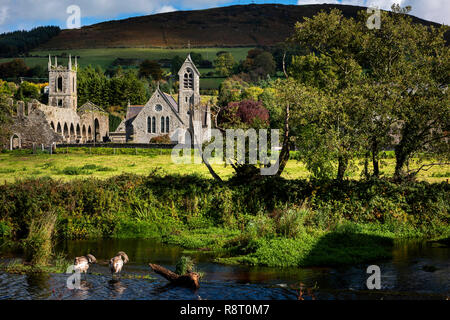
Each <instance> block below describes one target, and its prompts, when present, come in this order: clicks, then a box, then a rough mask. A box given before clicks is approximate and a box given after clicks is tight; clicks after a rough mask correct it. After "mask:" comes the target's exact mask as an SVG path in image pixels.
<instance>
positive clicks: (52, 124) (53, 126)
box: [50, 121, 55, 131]
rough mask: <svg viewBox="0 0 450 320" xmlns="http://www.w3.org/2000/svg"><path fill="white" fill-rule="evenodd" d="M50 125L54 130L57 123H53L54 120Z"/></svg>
mask: <svg viewBox="0 0 450 320" xmlns="http://www.w3.org/2000/svg"><path fill="white" fill-rule="evenodd" d="M50 126H51V127H52V129H53V131H55V124H54V123H53V121H52V122H51V123H50Z"/></svg>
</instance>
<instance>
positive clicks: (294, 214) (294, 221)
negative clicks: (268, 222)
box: [276, 209, 308, 239]
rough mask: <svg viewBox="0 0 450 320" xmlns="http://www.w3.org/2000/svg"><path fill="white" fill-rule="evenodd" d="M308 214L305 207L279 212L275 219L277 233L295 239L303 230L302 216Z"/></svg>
mask: <svg viewBox="0 0 450 320" xmlns="http://www.w3.org/2000/svg"><path fill="white" fill-rule="evenodd" d="M307 214H308V211H307V210H306V209H299V210H296V209H287V210H285V211H283V212H282V213H281V215H280V216H279V217H278V220H277V223H276V224H277V226H276V228H277V233H278V234H280V235H282V236H284V237H286V238H292V239H295V238H297V237H299V236H300V235H301V234H302V233H303V232H304V225H303V223H304V217H305V216H306V215H307Z"/></svg>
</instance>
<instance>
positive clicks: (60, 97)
mask: <svg viewBox="0 0 450 320" xmlns="http://www.w3.org/2000/svg"><path fill="white" fill-rule="evenodd" d="M77 68H78V64H77V58H76V57H75V66H73V67H72V56H69V64H68V66H67V67H64V66H58V60H57V57H55V64H54V65H53V64H52V61H51V57H50V56H49V57H48V73H49V75H48V79H49V84H48V85H49V92H48V104H49V105H50V106H54V107H59V108H67V109H72V110H74V111H76V110H77V103H78V102H77Z"/></svg>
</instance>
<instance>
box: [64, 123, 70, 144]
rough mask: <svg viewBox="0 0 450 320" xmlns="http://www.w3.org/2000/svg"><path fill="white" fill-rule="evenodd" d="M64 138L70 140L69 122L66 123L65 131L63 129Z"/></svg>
mask: <svg viewBox="0 0 450 320" xmlns="http://www.w3.org/2000/svg"><path fill="white" fill-rule="evenodd" d="M63 136H64V139H66V140H67V141H68V140H69V127H68V126H67V122H66V123H64V131H63Z"/></svg>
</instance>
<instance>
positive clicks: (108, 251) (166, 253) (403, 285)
mask: <svg viewBox="0 0 450 320" xmlns="http://www.w3.org/2000/svg"><path fill="white" fill-rule="evenodd" d="M58 250H60V251H63V252H65V253H66V255H67V256H68V257H71V258H72V257H75V256H80V255H84V254H86V253H88V252H89V253H92V254H94V255H95V256H96V257H98V261H99V263H98V264H96V265H93V266H91V268H90V269H89V272H90V274H88V275H87V276H86V277H85V276H82V279H81V288H80V289H75V290H69V289H68V288H67V286H66V281H67V278H68V277H69V275H67V274H44V273H43V274H30V275H12V274H5V273H1V272H0V288H1V290H0V299H57V300H63V299H71V300H86V299H113V300H116V299H117V300H131V299H163V300H166V299H189V300H197V299H207V300H211V299H261V300H265V299H299V298H300V299H305V300H309V299H381V298H383V299H405V298H420V299H445V297H446V296H448V295H449V292H450V287H449V286H450V272H449V271H450V270H449V260H450V249H449V248H448V247H443V246H435V245H429V244H426V243H411V242H409V243H405V244H399V245H397V246H396V247H395V248H394V249H393V258H392V259H390V260H386V261H378V262H375V263H371V264H377V265H379V266H380V268H381V271H382V281H381V283H382V290H381V291H369V290H367V288H366V285H365V283H366V280H367V277H368V275H367V274H366V268H367V266H368V264H361V265H354V266H351V267H342V268H281V269H280V268H266V267H249V266H224V265H219V264H215V263H211V262H210V257H209V256H208V255H206V254H196V255H194V256H193V257H194V258H195V259H196V260H197V261H198V269H199V270H201V271H203V272H205V277H204V279H203V280H202V282H201V287H200V289H198V290H197V291H192V290H191V289H187V288H177V287H173V286H171V285H169V284H168V283H167V281H166V280H165V279H163V278H161V277H159V276H158V275H155V274H151V273H150V268H149V267H148V262H153V263H158V264H161V265H163V266H165V267H167V268H169V269H171V270H174V268H175V266H174V265H175V263H176V260H177V259H178V258H179V257H180V256H181V255H183V252H182V250H181V249H180V248H178V247H174V246H165V245H161V244H158V243H157V242H155V241H152V240H90V241H67V242H64V243H61V244H60V245H59V246H58ZM119 250H123V251H125V252H127V254H128V255H129V257H130V263H128V264H126V265H125V267H124V271H123V273H124V274H123V277H122V278H121V279H111V274H110V273H109V270H108V261H109V259H110V258H111V257H112V256H114V255H115V254H116V253H117V251H119ZM431 267H432V268H431ZM149 274H151V275H152V278H151V279H148V278H146V279H143V276H144V275H149Z"/></svg>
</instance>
